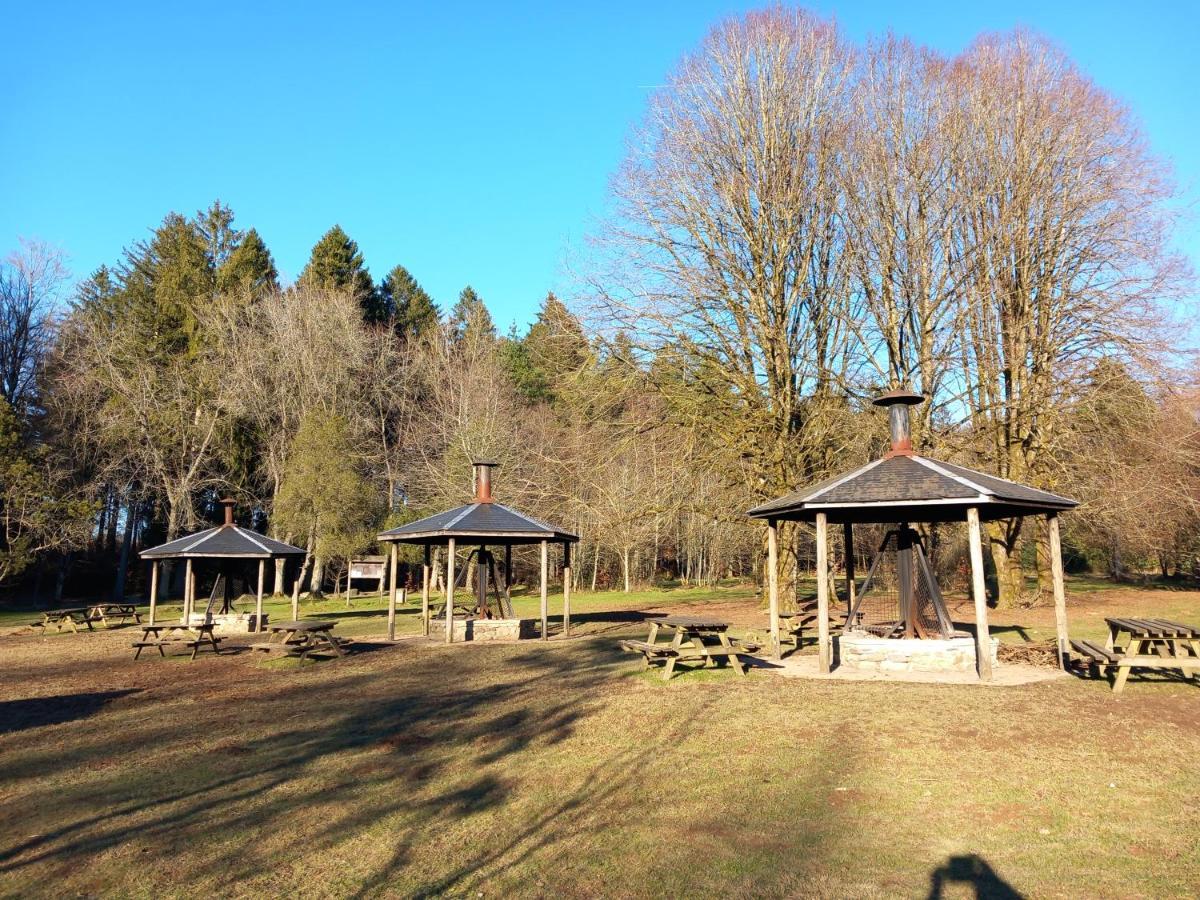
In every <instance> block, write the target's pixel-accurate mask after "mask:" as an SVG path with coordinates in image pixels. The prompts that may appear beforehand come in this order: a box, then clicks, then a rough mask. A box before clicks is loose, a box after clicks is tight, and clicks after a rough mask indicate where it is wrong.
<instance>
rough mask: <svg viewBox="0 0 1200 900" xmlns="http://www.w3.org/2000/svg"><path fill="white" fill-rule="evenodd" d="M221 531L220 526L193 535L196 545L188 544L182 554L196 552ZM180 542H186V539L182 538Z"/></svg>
mask: <svg viewBox="0 0 1200 900" xmlns="http://www.w3.org/2000/svg"><path fill="white" fill-rule="evenodd" d="M220 530H221V527H220V526H216V525H214V526H213V527H212V528H208V529H206V530H204V531H200V532H197V533H196V534H193V535H191V537H192V538H194V539H195V543H194V544H188V545H187V546H186V547H184V548H183V550H182V552H183V553H188V552H190V551H192V550H195V549H196V548H197V547H199V546H200V545H201V544H203V543H204V542H205V541H207V540H208V539H209V538H211V537H212V536H213V535H215V534H216V533H217V532H218V531H220ZM180 540H184V538H180ZM172 543H173V542H172Z"/></svg>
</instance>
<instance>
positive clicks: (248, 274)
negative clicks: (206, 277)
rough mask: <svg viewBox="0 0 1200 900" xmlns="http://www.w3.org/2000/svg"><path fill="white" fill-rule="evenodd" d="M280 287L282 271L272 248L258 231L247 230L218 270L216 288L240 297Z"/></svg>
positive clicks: (260, 294)
mask: <svg viewBox="0 0 1200 900" xmlns="http://www.w3.org/2000/svg"><path fill="white" fill-rule="evenodd" d="M278 289H279V273H278V272H277V271H276V269H275V260H274V259H272V258H271V251H270V250H268V249H267V245H266V244H265V243H263V239H262V238H261V237H259V234H258V232H257V231H256V230H254V229H253V228H251V229H250V230H249V231H247V232H246V234H245V236H244V237H243V238H242V240H241V242H240V243H239V244H238V245H237V247H235V248H234V249H233V251H232V252H231V253H230V254H229V256H228V258H227V259H226V260H225V262H224V263H223V264H222V265H221V267H220V268H218V269H217V290H218V291H220V292H221V293H222V294H229V295H233V296H238V297H247V298H254V297H261V296H262V295H263V294H265V293H266V292H268V291H271V290H278Z"/></svg>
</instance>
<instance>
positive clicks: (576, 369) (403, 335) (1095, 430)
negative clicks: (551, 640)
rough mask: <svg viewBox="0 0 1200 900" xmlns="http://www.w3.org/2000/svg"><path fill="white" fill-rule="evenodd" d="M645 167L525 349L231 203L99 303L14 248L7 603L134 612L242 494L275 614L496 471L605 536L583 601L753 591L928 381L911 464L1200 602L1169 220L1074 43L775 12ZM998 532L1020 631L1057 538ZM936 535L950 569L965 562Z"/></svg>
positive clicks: (733, 36) (340, 247)
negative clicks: (1060, 496) (1066, 511)
mask: <svg viewBox="0 0 1200 900" xmlns="http://www.w3.org/2000/svg"><path fill="white" fill-rule="evenodd" d="M629 146H630V150H629V152H628V156H627V158H626V160H625V161H624V163H623V164H622V166H621V168H620V169H619V171H618V172H617V173H616V176H615V177H614V180H613V198H614V204H613V211H612V213H611V214H610V215H609V216H608V217H607V218H606V219H605V220H604V221H603V222H602V223H601V224H600V226H599V227H598V228H597V229H596V230H595V232H594V234H593V235H592V237H593V240H592V242H591V244H590V247H589V249H588V251H587V252H586V253H585V254H584V255H583V256H582V257H581V258H580V259H579V260H578V264H577V266H576V271H577V274H578V278H577V280H576V284H575V285H574V286H573V288H572V293H573V296H572V297H571V299H570V302H569V303H564V302H563V301H561V300H560V299H559V298H558V297H556V296H554V295H553V294H549V295H547V296H546V297H545V299H544V300H543V302H542V304H541V307H540V310H539V313H538V316H537V319H536V321H535V322H534V323H533V325H532V326H531V327H529V328H528V329H527V330H526V331H524V333H521V332H519V331H518V330H517V329H516V328H515V327H514V328H513V329H511V330H510V331H509V332H508V333H506V334H499V333H498V330H497V328H496V325H495V323H494V321H493V320H492V318H491V316H490V314H489V312H488V309H487V307H486V305H485V303H484V301H483V299H482V298H481V297H480V296H479V295H478V294H477V293H476V292H475V291H474V290H473V289H472V288H470V287H466V288H464V289H463V290H462V292H461V294H460V295H459V296H458V298H457V300H456V301H455V302H454V303H453V304H452V305H451V306H450V308H449V309H448V310H442V309H441V308H439V306H438V305H437V304H436V303H435V302H434V300H433V299H432V298H431V297H430V296H429V294H428V293H427V292H426V291H425V290H424V289H423V288H422V287H421V285H420V284H419V283H418V281H417V280H416V279H415V278H414V276H413V275H412V274H411V273H410V272H409V271H408V270H407V269H405V268H404V267H403V266H400V265H395V266H394V267H393V268H391V269H390V270H388V272H387V274H386V275H385V276H384V277H383V278H382V279H380V280H379V281H375V280H373V279H372V277H371V275H370V272H369V270H368V268H367V266H366V264H365V261H364V259H363V256H362V254H361V252H360V251H359V249H358V246H357V244H356V243H355V242H354V241H353V240H352V239H351V238H350V237H349V236H348V235H347V234H346V233H345V232H344V231H343V230H342V229H341V228H340V227H336V226H335V227H334V228H332V229H330V230H329V232H327V233H326V234H325V235H324V236H323V237H322V238H321V239H320V241H318V242H317V244H316V245H315V246H314V247H313V249H312V253H311V256H310V258H309V260H308V262H307V264H306V265H305V267H304V269H303V271H302V272H301V274H300V276H299V278H298V279H297V280H296V283H295V284H293V285H288V286H284V285H281V284H280V283H279V276H278V273H277V270H276V267H275V264H274V261H273V259H272V256H271V253H270V251H269V249H268V247H267V246H266V244H265V242H264V241H263V239H262V237H261V236H260V235H259V233H258V232H257V231H256V230H255V229H253V228H249V229H245V230H243V229H241V228H240V227H238V224H237V223H236V221H235V217H234V214H233V211H232V210H231V209H229V208H228V207H227V206H224V205H222V204H221V203H219V202H217V203H214V204H213V205H212V206H211V207H210V208H208V209H206V210H202V211H200V212H198V213H196V214H195V215H192V216H190V217H189V216H185V215H180V214H177V213H172V214H170V215H168V216H167V217H166V218H165V219H164V220H163V222H162V223H161V225H159V226H158V228H156V229H155V230H154V232H153V233H152V235H151V237H150V238H149V239H148V240H145V241H140V242H134V243H132V244H131V245H130V246H129V247H128V249H126V251H125V252H124V254H123V256H122V258H121V259H120V260H116V261H114V262H113V263H112V265H111V266H109V265H106V266H102V267H100V268H99V269H98V270H97V271H96V272H94V273H92V275H91V276H90V277H88V278H87V279H85V280H84V281H82V282H81V283H79V284H78V285H76V286H75V287H74V289H73V290H72V291H70V292H68V289H67V286H68V284H69V279H68V275H67V272H66V270H65V266H64V265H63V260H62V256H61V254H59V253H58V252H56V251H54V250H52V249H51V248H48V247H47V246H45V245H40V244H26V245H23V246H22V247H21V248H19V249H18V250H16V251H15V252H14V253H13V254H12V255H11V256H10V257H9V258H8V260H7V261H6V263H5V264H4V265H3V267H2V268H0V390H2V402H0V490H2V493H0V518H2V521H3V527H4V531H3V533H2V534H0V587H5V586H7V588H8V589H9V590H10V591H15V590H18V589H20V590H22V591H26V592H28V591H36V592H37V593H39V594H40V595H42V596H49V595H52V594H61V593H62V592H63V591H64V590H68V591H71V590H75V591H79V592H84V591H87V592H91V593H96V592H98V591H110V590H111V591H112V592H113V593H114V594H118V595H119V594H124V593H126V592H127V591H129V590H130V589H131V585H130V583H129V581H128V579H129V577H130V574H131V573H132V574H133V577H134V579H135V580H137V581H136V584H137V586H138V587H140V585H141V581H140V578H141V575H140V569H139V568H138V567H137V566H136V565H135V564H134V560H135V559H136V551H137V550H138V549H139V548H141V547H144V546H148V545H152V544H155V543H158V542H160V541H163V540H168V539H171V538H173V537H176V536H178V535H180V534H183V533H186V532H187V531H189V530H191V529H195V528H198V527H200V526H201V525H204V524H207V523H209V522H212V521H214V520H215V519H216V517H217V512H216V500H217V499H218V498H219V497H220V496H222V495H224V494H233V495H234V496H235V497H237V499H238V500H239V501H240V502H239V516H240V518H241V520H242V521H244V523H245V524H249V525H251V526H254V527H257V528H260V529H263V530H265V531H266V532H267V533H269V534H271V535H272V536H274V537H277V538H279V539H281V540H285V541H288V542H291V543H296V544H298V545H300V546H303V547H304V548H306V550H307V551H308V553H307V555H306V558H305V561H304V564H303V566H302V568H301V570H300V572H298V573H296V572H290V571H285V570H284V569H283V567H282V566H281V567H280V568H279V569H278V570H277V572H276V574H275V580H274V585H273V587H274V589H275V590H276V591H278V592H282V591H284V590H286V589H287V587H288V584H287V580H288V579H291V578H296V577H298V578H299V579H300V580H301V583H302V586H303V587H304V589H306V590H312V591H314V592H320V591H322V590H329V589H331V588H332V587H335V586H337V585H339V584H340V583H341V579H342V578H344V576H345V570H346V565H347V562H348V560H349V559H350V558H351V557H352V556H354V555H356V554H360V553H363V552H367V551H369V550H371V549H372V548H373V538H374V535H375V534H376V533H377V532H378V530H380V529H382V528H385V527H390V526H393V525H396V524H399V523H402V522H404V521H409V520H412V519H414V518H417V517H419V516H422V515H425V514H429V513H431V512H434V511H437V510H439V509H442V508H446V507H448V506H452V505H458V504H461V503H464V502H466V501H467V500H468V499H469V496H470V467H469V463H470V461H471V459H473V458H478V457H481V456H486V457H491V458H494V459H496V460H498V461H499V462H500V463H501V469H500V473H499V481H498V493H499V496H500V498H501V499H502V500H506V501H509V502H512V503H513V504H514V505H517V506H520V507H522V508H524V509H527V510H529V511H530V512H532V513H534V514H535V515H538V516H540V517H542V518H545V519H548V520H551V521H554V522H556V523H558V524H561V525H563V526H565V527H567V528H569V529H571V530H574V531H577V532H578V533H580V534H581V535H582V536H583V542H582V544H581V546H580V548H579V551H578V556H577V559H576V562H575V566H574V569H573V575H574V577H575V578H576V579H578V581H579V584H578V585H577V587H578V588H589V587H590V588H598V587H611V586H617V587H621V588H624V589H626V590H629V589H631V588H632V587H633V586H635V585H640V584H645V583H649V582H652V581H654V580H667V579H670V580H679V581H683V582H686V583H693V584H697V583H712V582H715V581H717V580H720V579H728V578H759V577H760V576H761V572H762V565H763V547H762V540H763V536H762V533H761V529H759V528H756V527H755V526H754V525H753V524H751V523H750V522H749V521H748V520H747V519H746V518H745V516H744V511H745V510H746V509H747V508H749V506H751V505H753V504H754V503H755V502H757V501H759V500H761V499H765V498H767V497H771V496H776V495H779V494H782V493H786V492H787V491H790V490H793V489H795V488H797V487H799V486H801V485H803V484H806V483H810V482H813V481H817V480H820V479H821V478H824V477H827V476H829V475H830V474H833V473H835V472H838V471H844V470H846V469H848V468H850V467H852V466H853V465H855V464H859V463H862V462H865V461H867V460H868V459H870V458H872V457H873V456H875V455H877V454H878V453H880V452H881V451H882V449H883V448H884V445H885V441H886V424H885V423H884V421H883V419H882V418H881V417H880V416H879V415H878V413H877V411H876V410H874V409H873V408H872V407H871V406H870V404H869V402H868V401H869V399H870V398H871V397H872V396H873V395H874V394H876V393H877V392H881V391H883V390H886V389H888V388H891V387H896V386H900V385H906V386H909V387H912V388H914V389H916V390H919V391H921V392H923V393H924V394H926V395H927V396H928V397H930V402H929V403H928V404H926V405H924V406H922V407H918V408H917V411H916V412H917V416H916V421H915V422H914V442H915V444H916V446H917V448H918V450H919V452H925V453H929V454H930V455H935V456H938V457H941V458H946V459H951V460H955V461H960V462H963V463H965V464H967V465H971V466H974V467H976V468H980V469H982V470H984V471H989V472H993V473H995V474H998V475H1000V476H1002V477H1005V478H1010V479H1013V480H1018V481H1024V482H1029V483H1032V484H1034V485H1037V486H1040V487H1044V488H1047V489H1050V490H1054V491H1056V492H1059V493H1064V494H1068V495H1071V496H1075V497H1076V498H1078V499H1079V500H1081V501H1082V505H1081V507H1080V510H1079V511H1078V512H1077V513H1075V514H1073V515H1072V516H1069V517H1067V522H1066V528H1067V540H1068V544H1069V546H1070V548H1071V549H1072V552H1073V554H1074V556H1075V558H1076V560H1077V562H1078V564H1080V565H1091V566H1093V567H1096V568H1102V569H1105V570H1107V571H1108V572H1109V573H1111V574H1113V575H1114V576H1117V577H1123V576H1125V575H1128V574H1130V573H1141V572H1144V571H1147V570H1149V569H1151V568H1153V569H1154V570H1156V571H1158V572H1159V573H1160V574H1162V575H1164V576H1178V575H1192V576H1194V575H1195V574H1196V571H1195V570H1196V567H1197V559H1198V553H1200V520H1198V518H1197V499H1198V498H1200V472H1198V471H1197V464H1196V462H1195V461H1196V460H1197V459H1198V458H1200V457H1198V456H1197V452H1196V451H1197V449H1198V435H1197V431H1198V429H1197V412H1198V410H1200V403H1198V401H1197V394H1196V393H1195V392H1194V390H1193V389H1192V388H1191V387H1190V385H1191V375H1192V374H1193V373H1192V372H1190V371H1189V369H1188V364H1189V363H1188V361H1187V360H1186V359H1185V358H1184V357H1183V355H1182V353H1181V347H1180V341H1179V336H1180V334H1181V333H1182V332H1181V329H1180V327H1179V326H1178V325H1177V324H1173V322H1174V321H1176V320H1174V319H1173V318H1172V317H1173V315H1174V314H1175V310H1176V304H1177V302H1178V301H1179V300H1180V299H1181V298H1183V297H1184V296H1186V294H1187V290H1188V289H1189V287H1190V285H1191V284H1192V282H1191V278H1190V272H1189V271H1188V269H1187V267H1186V265H1185V264H1184V262H1183V260H1182V259H1181V258H1180V257H1179V255H1178V254H1177V253H1175V252H1174V251H1173V250H1172V246H1173V245H1172V242H1171V241H1172V234H1173V228H1174V224H1175V216H1176V214H1175V207H1174V205H1173V204H1174V200H1175V198H1176V195H1175V194H1174V189H1173V188H1172V186H1171V184H1170V182H1169V178H1168V177H1167V176H1168V173H1167V170H1166V168H1165V166H1164V165H1163V164H1162V163H1161V162H1160V161H1159V160H1158V159H1157V158H1156V157H1155V156H1154V155H1153V154H1152V153H1151V151H1150V150H1149V148H1148V146H1147V145H1146V142H1145V140H1144V139H1143V138H1142V136H1141V135H1140V133H1139V132H1138V129H1137V125H1136V122H1135V121H1134V120H1133V119H1132V117H1131V115H1130V114H1129V112H1128V110H1126V109H1124V108H1123V107H1122V106H1121V105H1120V104H1119V103H1118V102H1117V101H1116V100H1115V99H1114V98H1112V97H1111V96H1110V95H1108V94H1107V93H1106V92H1104V91H1103V90H1101V89H1100V88H1099V87H1098V86H1096V85H1095V84H1094V83H1093V82H1091V81H1090V80H1089V79H1088V78H1087V77H1086V75H1085V74H1084V73H1082V72H1080V71H1079V70H1078V68H1077V67H1076V66H1075V65H1074V64H1073V63H1072V62H1071V61H1070V60H1069V59H1068V58H1067V57H1066V56H1065V55H1064V54H1063V53H1062V52H1061V51H1060V50H1058V49H1057V48H1055V47H1053V46H1052V45H1050V44H1048V43H1047V42H1045V41H1044V40H1042V39H1040V38H1038V37H1037V36H1035V35H1031V34H1028V33H1025V32H1018V33H1014V34H1009V35H999V36H984V37H981V38H979V39H978V40H977V41H975V42H974V43H973V44H972V45H971V46H970V47H969V48H968V49H967V50H965V51H964V52H963V53H961V54H959V55H958V56H955V57H952V58H948V57H944V56H942V55H940V54H937V53H934V52H932V51H930V50H928V49H925V48H921V47H918V46H916V45H914V44H912V43H911V42H908V41H906V40H903V39H900V38H896V37H887V38H885V39H882V40H878V41H874V42H871V43H868V44H865V45H853V44H851V43H849V42H848V41H847V40H846V39H845V37H844V36H843V35H842V34H841V33H840V32H839V31H838V29H837V28H836V27H835V26H834V25H833V24H831V23H829V22H827V21H824V20H822V19H820V18H817V17H815V16H812V15H810V14H808V13H806V12H804V11H802V10H790V9H772V10H768V11H765V12H759V13H751V14H748V15H746V16H744V17H741V18H736V19H731V20H729V21H727V22H724V23H722V24H720V25H718V26H717V27H715V28H714V29H713V30H712V32H711V33H710V34H709V35H708V36H707V37H706V38H705V40H704V41H703V42H702V44H701V45H700V46H699V47H698V48H697V49H696V50H695V51H693V52H692V53H690V54H688V55H687V56H685V57H684V59H683V60H682V61H681V62H680V63H679V65H678V67H677V68H676V70H675V72H674V74H673V75H672V76H671V78H670V79H669V80H668V82H667V84H666V85H665V86H664V87H663V88H662V89H660V90H659V91H657V92H656V93H655V94H654V95H653V96H652V97H651V99H650V102H649V108H648V111H647V114H646V116H645V119H644V121H643V123H642V124H641V125H640V126H639V127H638V128H637V129H636V130H635V133H634V135H633V138H632V139H631V141H630V142H629ZM988 536H989V545H990V550H991V554H990V556H991V560H992V563H993V569H994V573H995V591H996V594H997V599H998V601H999V602H1001V603H1015V602H1019V601H1020V600H1021V598H1022V597H1023V596H1024V594H1025V589H1024V574H1025V572H1026V571H1030V572H1038V573H1039V574H1041V573H1044V572H1045V569H1046V566H1047V565H1048V561H1047V557H1046V548H1045V540H1044V535H1043V534H1041V533H1040V532H1039V531H1038V530H1037V528H1036V527H1035V526H1034V525H1033V524H1031V523H1029V524H1022V523H1021V522H1000V523H994V524H993V525H991V526H990V531H989V535H988ZM930 537H931V539H932V540H931V546H933V547H934V548H935V549H936V555H937V557H938V564H939V567H940V568H941V569H942V570H943V572H944V573H945V574H946V576H947V577H952V576H953V573H954V572H955V571H956V559H957V558H958V556H959V555H960V554H961V547H960V546H959V538H958V537H956V535H955V532H954V531H953V530H952V529H947V530H945V531H944V532H938V533H934V534H931V535H930ZM807 540H808V538H807V536H806V533H805V531H804V529H802V528H796V529H795V530H794V532H793V533H792V534H790V535H789V536H788V537H787V540H786V541H785V546H786V547H787V548H788V553H787V555H786V558H787V560H788V565H789V573H788V574H789V577H790V578H791V579H792V580H793V581H794V580H795V579H796V577H797V576H798V575H799V574H801V573H802V572H803V570H805V569H806V568H808V567H810V565H811V562H810V556H809V549H808V543H807ZM861 543H862V545H863V546H860V547H859V551H860V552H862V553H867V552H869V541H864V542H861ZM864 548H868V549H864ZM517 562H518V572H521V571H522V570H523V569H525V570H527V569H528V567H529V566H531V565H532V563H533V561H532V559H530V560H526V559H525V558H524V557H523V555H521V554H518V560H517ZM68 579H69V580H68Z"/></svg>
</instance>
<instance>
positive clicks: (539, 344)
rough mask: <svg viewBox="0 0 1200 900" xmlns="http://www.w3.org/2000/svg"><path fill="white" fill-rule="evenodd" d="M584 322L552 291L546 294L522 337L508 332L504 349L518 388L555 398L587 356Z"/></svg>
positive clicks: (537, 396) (531, 396)
mask: <svg viewBox="0 0 1200 900" xmlns="http://www.w3.org/2000/svg"><path fill="white" fill-rule="evenodd" d="M589 351H590V348H589V346H588V342H587V338H586V337H585V336H584V333H583V326H582V325H580V324H579V320H578V319H576V318H575V316H574V315H572V313H571V311H570V310H569V309H567V307H566V306H565V305H564V304H563V302H562V301H561V300H559V299H558V298H557V297H556V296H554V294H553V293H549V294H547V295H546V299H545V300H543V301H542V308H541V309H540V310H539V311H538V317H537V321H535V322H534V323H533V325H532V326H530V328H529V333H528V334H526V335H525V337H524V338H522V339H519V340H518V339H516V337H515V332H514V334H513V335H510V337H509V340H508V342H507V343H506V346H505V350H504V358H505V363H506V367H507V368H508V370H509V374H510V375H511V376H512V378H513V381H514V383H515V384H516V386H517V390H518V391H519V392H520V393H521V394H522V395H523V396H525V397H526V398H528V399H529V400H533V401H540V400H546V401H550V402H554V401H555V400H557V399H559V396H560V394H561V391H562V386H563V385H564V384H565V383H566V382H567V380H568V379H569V377H570V376H571V375H572V373H575V372H578V371H579V370H580V369H581V368H582V367H583V366H584V364H585V363H586V362H587V360H588V354H589Z"/></svg>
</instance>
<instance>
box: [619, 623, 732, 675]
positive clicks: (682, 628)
mask: <svg viewBox="0 0 1200 900" xmlns="http://www.w3.org/2000/svg"><path fill="white" fill-rule="evenodd" d="M663 630H665V631H667V632H669V633H672V638H671V640H670V641H665V642H662V643H660V642H659V641H658V636H659V633H660V632H661V631H663ZM728 632H729V623H728V622H723V621H721V620H720V619H712V618H707V617H702V616H663V617H661V618H656V619H651V620H650V636H649V637H647V638H646V640H645V641H621V647H622V648H623V649H625V650H628V651H630V652H631V653H641V654H642V656H643V657H644V659H645V663H646V668H649V667H650V665H651V664H652V663H658V662H661V663H663V664H664V665H663V681H669V680H670V678H671V675H672V674H673V673H674V671H675V663H676V662H680V661H682V662H701V663H703V665H704V667H705V668H707V667H709V666H715V665H721V664H723V663H728V664H729V665H731V666H733V670H734V671H735V672H737V673H738V675H745V674H746V668H745V663H743V662H742V661H741V660H740V659H739V658H738V654H740V653H747V652H749V651H748V650H747V648H745V647H741V648H739V647H738V646H737V645H736V644H735V642H734V641H733V640H732V639H731V638H730V637H729V634H728Z"/></svg>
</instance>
